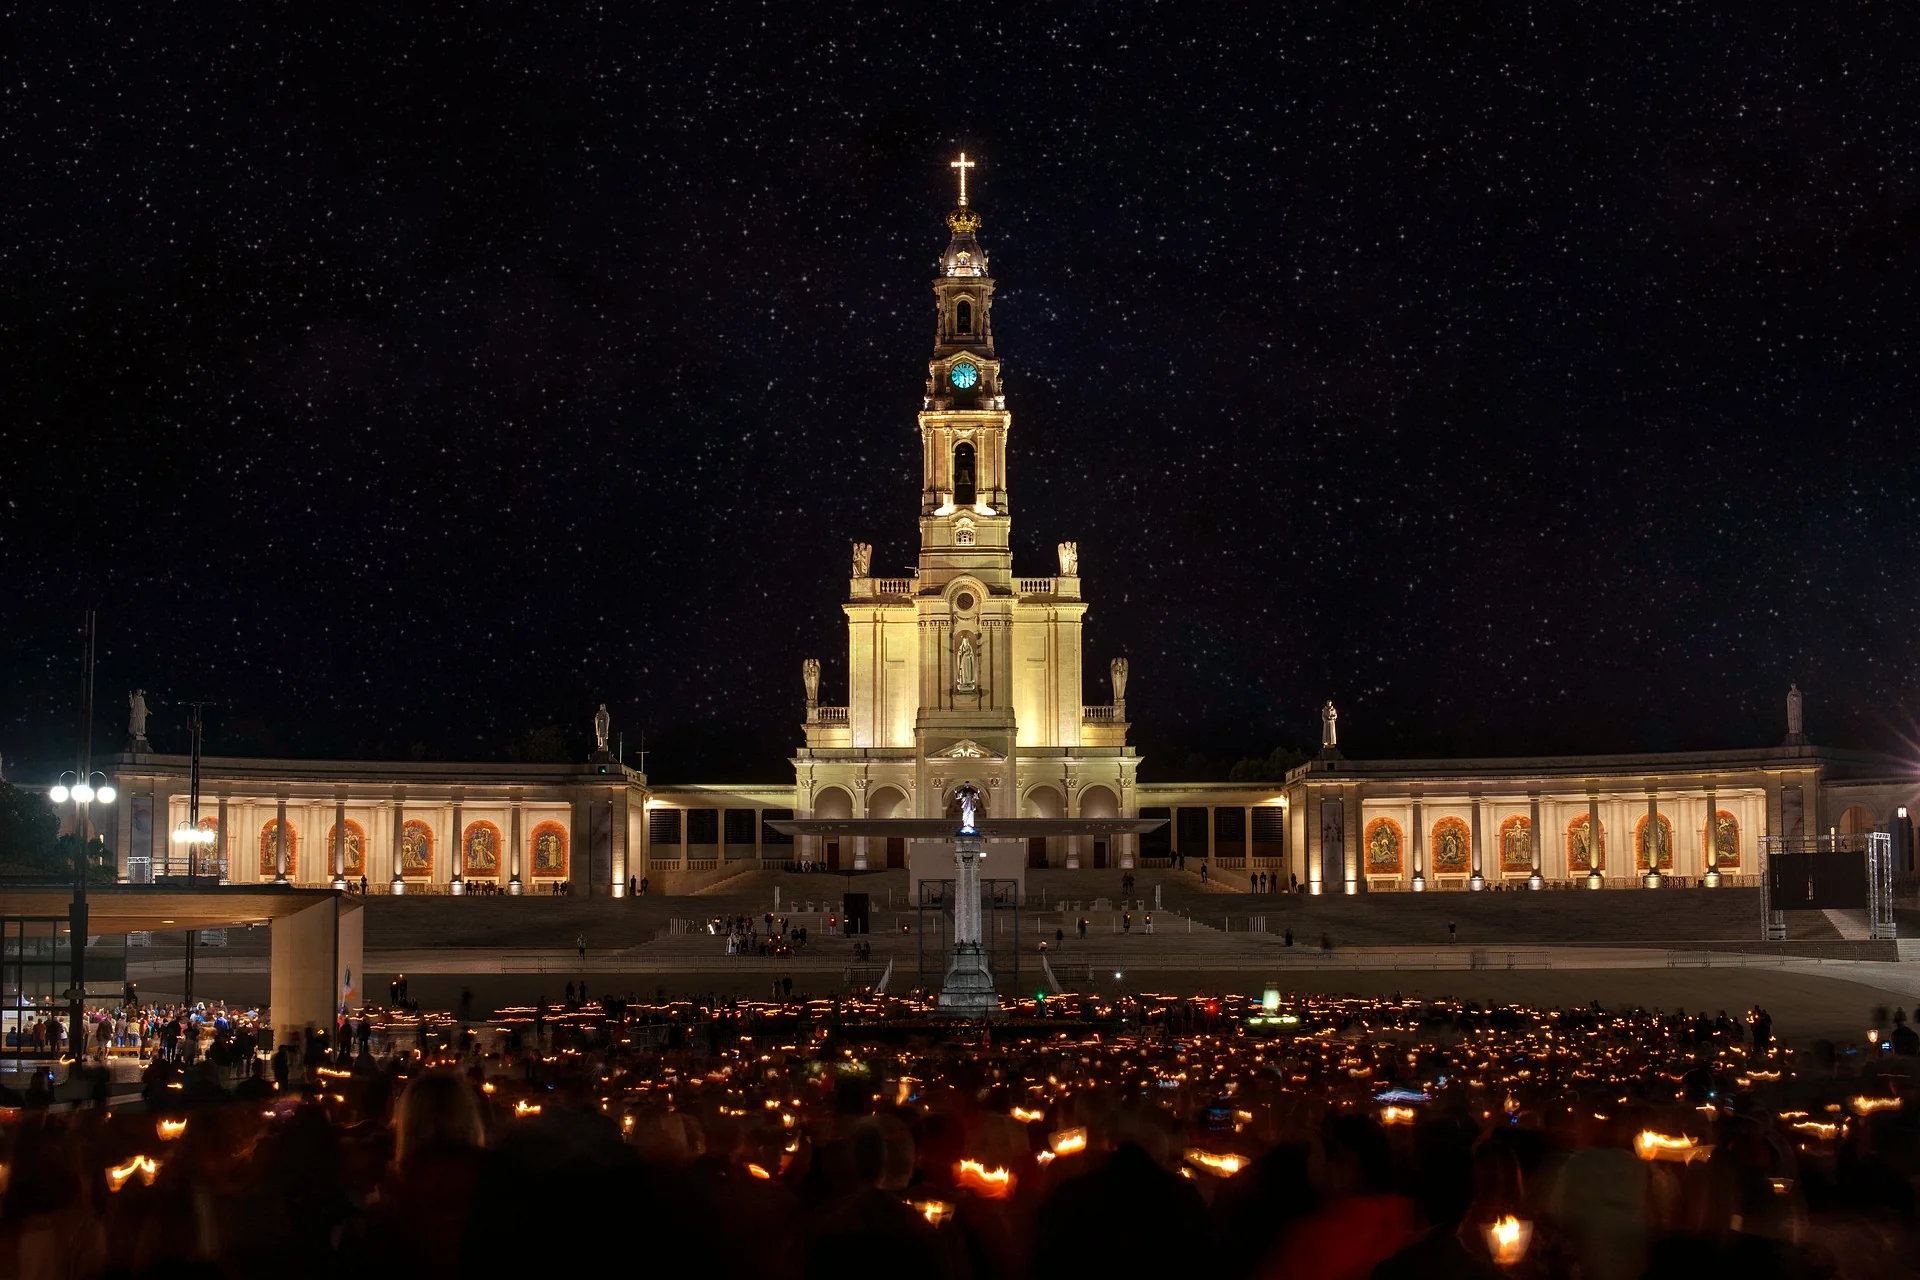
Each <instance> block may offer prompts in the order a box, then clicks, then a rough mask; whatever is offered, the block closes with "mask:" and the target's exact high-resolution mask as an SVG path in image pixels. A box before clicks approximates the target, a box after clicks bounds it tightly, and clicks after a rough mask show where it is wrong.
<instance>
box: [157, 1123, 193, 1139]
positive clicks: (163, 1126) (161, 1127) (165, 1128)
mask: <svg viewBox="0 0 1920 1280" xmlns="http://www.w3.org/2000/svg"><path fill="white" fill-rule="evenodd" d="M156 1129H157V1131H158V1132H159V1134H160V1141H162V1142H172V1141H173V1140H174V1139H175V1138H177V1137H179V1136H180V1135H181V1134H183V1133H185V1132H186V1131H187V1122H186V1121H185V1120H162V1121H161V1122H160V1123H159V1124H158V1125H157V1126H156Z"/></svg>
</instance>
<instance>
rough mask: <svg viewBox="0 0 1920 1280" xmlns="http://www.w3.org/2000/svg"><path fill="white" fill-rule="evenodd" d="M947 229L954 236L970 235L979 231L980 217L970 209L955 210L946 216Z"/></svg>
mask: <svg viewBox="0 0 1920 1280" xmlns="http://www.w3.org/2000/svg"><path fill="white" fill-rule="evenodd" d="M947 227H948V228H949V229H950V230H952V231H953V232H955V233H956V234H965V235H972V234H973V233H974V232H976V231H978V230H979V229H980V215H979V214H977V213H975V212H974V211H973V210H971V209H964V208H962V209H955V210H954V211H953V212H952V213H949V214H948V215H947Z"/></svg>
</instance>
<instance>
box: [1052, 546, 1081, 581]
mask: <svg viewBox="0 0 1920 1280" xmlns="http://www.w3.org/2000/svg"><path fill="white" fill-rule="evenodd" d="M1055 550H1057V551H1058V552H1059V553H1060V576H1061V577H1063V578H1071V577H1073V576H1074V575H1075V574H1077V573H1079V572H1080V544H1079V543H1077V542H1063V543H1061V544H1060V545H1059V546H1058V547H1057V548H1055Z"/></svg>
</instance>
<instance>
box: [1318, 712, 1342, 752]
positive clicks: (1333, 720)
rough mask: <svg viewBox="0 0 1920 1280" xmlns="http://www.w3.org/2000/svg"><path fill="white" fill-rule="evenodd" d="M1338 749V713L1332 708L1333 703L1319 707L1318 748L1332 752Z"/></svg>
mask: <svg viewBox="0 0 1920 1280" xmlns="http://www.w3.org/2000/svg"><path fill="white" fill-rule="evenodd" d="M1339 749H1340V713H1339V712H1338V711H1335V710H1334V709H1333V703H1332V701H1331V700H1329V701H1328V703H1327V705H1326V706H1324V707H1322V708H1320V750H1321V751H1322V752H1323V753H1324V752H1333V751H1338V750H1339Z"/></svg>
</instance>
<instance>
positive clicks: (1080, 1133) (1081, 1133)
mask: <svg viewBox="0 0 1920 1280" xmlns="http://www.w3.org/2000/svg"><path fill="white" fill-rule="evenodd" d="M1047 1146H1048V1147H1049V1148H1050V1149H1051V1150H1052V1151H1053V1154H1055V1155H1057V1156H1070V1155H1075V1154H1077V1153H1079V1152H1082V1151H1085V1150H1086V1149H1087V1131H1086V1130H1085V1129H1061V1130H1058V1131H1057V1132H1054V1133H1050V1134H1048V1135H1047Z"/></svg>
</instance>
